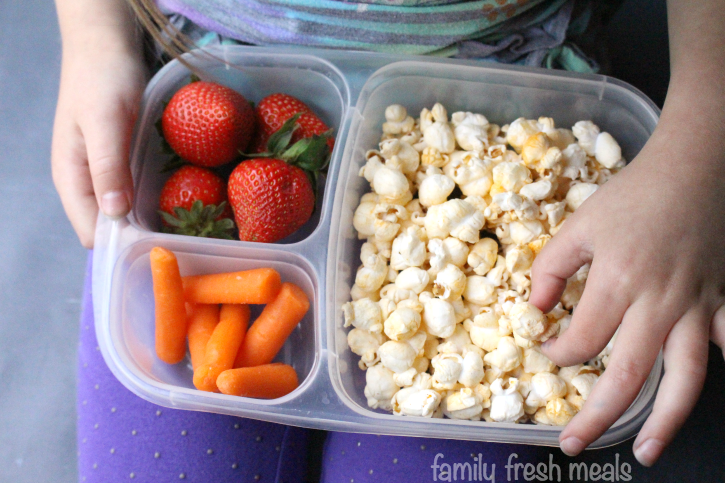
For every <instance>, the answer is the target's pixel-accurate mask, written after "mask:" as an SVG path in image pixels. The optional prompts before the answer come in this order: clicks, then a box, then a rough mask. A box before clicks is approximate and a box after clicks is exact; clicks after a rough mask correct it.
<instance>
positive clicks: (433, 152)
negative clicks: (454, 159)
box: [420, 146, 449, 168]
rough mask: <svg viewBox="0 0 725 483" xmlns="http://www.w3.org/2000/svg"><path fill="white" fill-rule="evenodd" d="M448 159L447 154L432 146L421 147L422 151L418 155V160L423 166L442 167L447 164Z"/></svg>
mask: <svg viewBox="0 0 725 483" xmlns="http://www.w3.org/2000/svg"><path fill="white" fill-rule="evenodd" d="M448 161H449V157H448V155H447V154H442V153H441V152H440V150H439V149H438V148H436V147H433V146H426V147H425V148H423V152H422V153H421V155H420V162H421V164H422V165H423V166H429V167H434V168H442V167H443V166H445V165H446V164H448Z"/></svg>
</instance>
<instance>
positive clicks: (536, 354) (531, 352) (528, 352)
mask: <svg viewBox="0 0 725 483" xmlns="http://www.w3.org/2000/svg"><path fill="white" fill-rule="evenodd" d="M523 367H524V372H528V373H532V374H536V373H539V372H554V371H555V370H556V364H554V363H553V362H552V361H551V359H549V358H548V357H546V356H545V355H544V354H543V353H542V352H541V349H540V348H539V346H533V347H530V348H527V349H524V362H523Z"/></svg>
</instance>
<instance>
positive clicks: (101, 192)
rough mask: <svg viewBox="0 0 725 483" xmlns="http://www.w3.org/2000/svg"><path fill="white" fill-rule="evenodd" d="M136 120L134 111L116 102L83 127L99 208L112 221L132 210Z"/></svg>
mask: <svg viewBox="0 0 725 483" xmlns="http://www.w3.org/2000/svg"><path fill="white" fill-rule="evenodd" d="M135 121H136V111H135V109H134V108H133V107H131V106H124V105H123V103H121V102H117V103H116V105H114V106H110V108H109V110H108V111H106V112H101V113H97V114H96V115H95V116H93V118H90V119H89V120H88V121H87V122H85V123H84V125H83V135H84V138H85V142H86V147H87V149H88V166H89V168H90V170H91V177H92V179H93V189H94V191H95V193H96V199H97V200H98V206H99V207H100V209H101V211H103V213H104V214H105V215H106V216H108V217H111V218H119V217H122V216H125V215H126V214H127V213H128V212H129V211H130V210H131V201H132V197H133V181H132V178H131V169H130V168H129V164H128V152H129V147H130V145H131V133H132V130H133V125H134V123H135Z"/></svg>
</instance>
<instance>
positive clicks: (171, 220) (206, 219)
mask: <svg viewBox="0 0 725 483" xmlns="http://www.w3.org/2000/svg"><path fill="white" fill-rule="evenodd" d="M226 205H227V203H226V201H223V202H221V203H219V205H206V206H204V204H203V203H202V202H201V200H196V201H194V203H193V204H192V205H191V210H185V209H184V208H180V207H178V206H177V207H175V208H174V215H175V216H174V215H172V214H170V213H167V212H165V211H161V210H159V211H158V213H159V215H160V216H161V219H162V220H163V221H164V222H165V223H166V226H164V227H163V228H162V231H163V232H164V233H174V234H177V235H190V236H200V237H206V238H223V239H226V240H232V239H233V237H232V233H233V231H234V222H233V221H232V220H230V219H229V218H221V219H218V218H219V217H220V216H221V215H222V214H223V213H224V210H225V208H226Z"/></svg>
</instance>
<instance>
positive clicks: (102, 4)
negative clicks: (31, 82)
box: [52, 0, 146, 248]
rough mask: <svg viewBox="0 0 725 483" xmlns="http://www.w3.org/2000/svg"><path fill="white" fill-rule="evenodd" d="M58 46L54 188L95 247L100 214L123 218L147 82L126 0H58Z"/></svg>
mask: <svg viewBox="0 0 725 483" xmlns="http://www.w3.org/2000/svg"><path fill="white" fill-rule="evenodd" d="M56 7H57V10H58V19H59V23H60V30H61V36H62V39H63V62H62V68H61V80H60V91H59V94H58V105H57V108H56V115H55V125H54V128H53V146H52V167H53V181H54V182H55V186H56V189H57V190H58V193H59V194H60V198H61V201H62V202H63V207H64V208H65V211H66V213H67V214H68V218H69V219H70V221H71V223H72V225H73V227H74V228H75V230H76V233H77V234H78V237H79V238H80V240H81V243H82V244H83V245H84V246H86V247H89V248H90V247H92V246H93V236H94V231H95V226H96V218H97V216H98V207H99V206H100V207H101V209H102V210H103V212H104V213H105V214H106V215H108V216H112V217H118V216H123V215H125V214H126V213H127V212H128V211H129V209H130V206H131V198H132V195H133V186H132V180H131V173H130V170H129V166H128V151H129V145H130V139H131V132H132V130H133V124H134V122H135V119H136V115H137V112H138V106H139V101H140V98H141V94H142V92H143V88H144V85H145V81H146V72H145V67H144V63H143V55H142V46H141V35H140V32H139V31H138V30H137V29H136V26H135V23H134V20H133V14H132V13H131V11H130V9H129V8H128V6H127V5H126V2H125V1H124V0H57V1H56Z"/></svg>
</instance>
